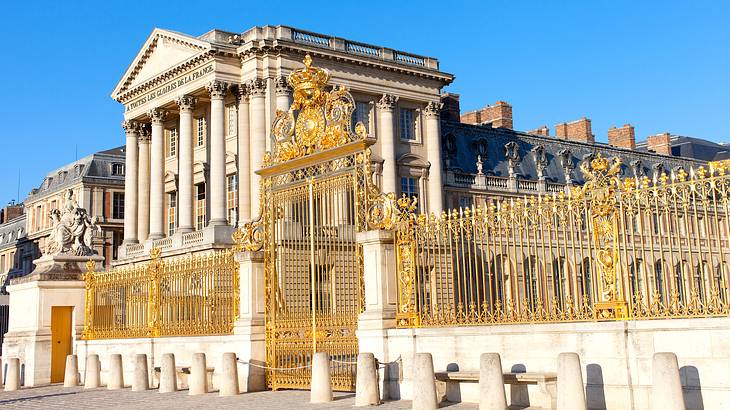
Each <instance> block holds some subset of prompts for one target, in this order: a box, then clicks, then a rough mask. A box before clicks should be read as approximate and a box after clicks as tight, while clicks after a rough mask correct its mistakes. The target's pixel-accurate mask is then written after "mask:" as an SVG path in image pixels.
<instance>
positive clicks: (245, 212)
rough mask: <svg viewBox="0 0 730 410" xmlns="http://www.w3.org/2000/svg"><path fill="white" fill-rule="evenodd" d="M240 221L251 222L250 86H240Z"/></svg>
mask: <svg viewBox="0 0 730 410" xmlns="http://www.w3.org/2000/svg"><path fill="white" fill-rule="evenodd" d="M237 91H238V220H239V221H243V222H249V221H250V220H251V195H250V193H251V148H250V147H251V145H250V143H251V129H250V124H249V103H248V86H247V85H246V84H240V85H239V86H238V90H237Z"/></svg>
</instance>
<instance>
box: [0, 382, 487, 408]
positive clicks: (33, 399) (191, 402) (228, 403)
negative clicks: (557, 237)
mask: <svg viewBox="0 0 730 410" xmlns="http://www.w3.org/2000/svg"><path fill="white" fill-rule="evenodd" d="M354 404H355V395H354V394H352V393H336V394H335V401H333V402H332V403H327V404H316V405H315V404H309V392H308V391H291V390H288V391H278V392H271V391H266V392H259V393H247V394H242V395H239V396H236V397H218V394H217V393H209V394H206V395H201V396H188V392H187V390H183V391H179V392H176V393H166V394H160V393H158V392H157V390H150V391H147V392H133V391H131V390H130V389H124V390H106V389H103V388H102V389H89V390H85V389H83V388H81V387H74V388H64V387H62V386H60V385H54V386H46V387H35V388H28V389H22V390H18V391H14V392H5V391H0V408H2V409H25V410H31V409H44V410H45V409H48V410H51V409H65V410H70V409H107V410H108V409H142V408H144V409H149V410H152V409H175V410H182V409H261V410H269V409H271V410H273V409H275V410H283V409H352V408H353V405H354ZM442 407H445V408H448V409H453V410H462V409H476V408H478V406H477V405H474V404H444V405H442ZM410 408H411V402H409V401H391V402H386V403H385V404H384V405H382V406H379V407H377V409H378V410H381V409H382V410H394V409H410Z"/></svg>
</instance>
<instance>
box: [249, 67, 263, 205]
mask: <svg viewBox="0 0 730 410" xmlns="http://www.w3.org/2000/svg"><path fill="white" fill-rule="evenodd" d="M249 91H250V94H249V95H250V97H249V98H250V101H251V102H250V109H251V128H250V133H251V140H250V151H249V152H250V153H251V171H252V173H251V180H250V181H251V182H250V188H251V218H252V219H256V218H257V217H258V216H259V211H260V209H259V201H260V197H259V194H260V185H261V178H260V177H259V176H258V175H257V174H256V173H255V172H254V171H256V170H258V169H261V167H262V164H263V158H264V152H265V151H266V80H262V79H260V78H256V79H254V80H252V81H251V82H250V83H249Z"/></svg>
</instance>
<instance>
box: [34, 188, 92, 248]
mask: <svg viewBox="0 0 730 410" xmlns="http://www.w3.org/2000/svg"><path fill="white" fill-rule="evenodd" d="M64 199H65V201H64V204H63V206H62V207H61V209H60V210H59V209H54V210H52V211H51V212H49V217H50V218H51V221H53V228H52V230H51V235H50V236H49V237H48V244H47V245H46V251H45V254H46V255H73V256H91V255H95V254H96V252H94V250H93V249H91V247H90V246H89V245H91V239H92V238H93V236H94V232H101V227H99V226H98V225H97V218H96V217H93V218H92V217H90V216H89V214H88V213H87V212H86V209H84V208H80V207H79V204H78V203H77V202H76V200H74V198H73V191H72V190H70V189H69V190H68V191H66V193H65V194H64Z"/></svg>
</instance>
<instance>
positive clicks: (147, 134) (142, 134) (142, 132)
mask: <svg viewBox="0 0 730 410" xmlns="http://www.w3.org/2000/svg"><path fill="white" fill-rule="evenodd" d="M151 139H152V131H151V130H150V125H149V124H140V125H139V143H140V144H149V143H150V140H151Z"/></svg>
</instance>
